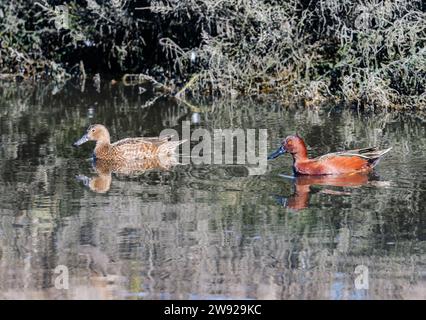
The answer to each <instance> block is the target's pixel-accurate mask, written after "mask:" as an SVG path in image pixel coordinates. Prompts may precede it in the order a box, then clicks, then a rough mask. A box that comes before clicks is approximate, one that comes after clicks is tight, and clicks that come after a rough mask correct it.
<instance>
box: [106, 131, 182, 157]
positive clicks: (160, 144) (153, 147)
mask: <svg viewBox="0 0 426 320" xmlns="http://www.w3.org/2000/svg"><path fill="white" fill-rule="evenodd" d="M171 138H172V136H170V135H168V136H164V137H141V138H126V139H122V140H119V141H117V142H115V143H113V144H111V147H112V153H113V154H114V158H115V159H125V160H141V159H147V158H153V157H157V156H158V155H160V154H161V153H162V152H163V151H165V150H168V151H170V150H171V151H174V149H175V148H176V147H177V146H178V145H179V144H181V143H183V141H170V139H171Z"/></svg>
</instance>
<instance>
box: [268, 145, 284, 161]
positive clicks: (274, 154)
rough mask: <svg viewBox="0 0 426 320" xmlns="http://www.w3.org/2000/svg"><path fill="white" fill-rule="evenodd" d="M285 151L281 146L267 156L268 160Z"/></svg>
mask: <svg viewBox="0 0 426 320" xmlns="http://www.w3.org/2000/svg"><path fill="white" fill-rule="evenodd" d="M285 152H286V150H285V149H284V147H283V146H281V147H279V148H278V149H277V150H275V151H274V152H272V153H271V154H270V155H269V156H268V160H272V159H275V158H277V157H279V156H280V155H283V154H284V153H285Z"/></svg>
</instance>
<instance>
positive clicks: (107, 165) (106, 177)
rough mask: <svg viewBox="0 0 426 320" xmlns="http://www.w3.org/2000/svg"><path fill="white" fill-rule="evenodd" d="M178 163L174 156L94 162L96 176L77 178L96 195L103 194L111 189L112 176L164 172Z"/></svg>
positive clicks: (80, 176) (99, 160)
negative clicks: (151, 171)
mask: <svg viewBox="0 0 426 320" xmlns="http://www.w3.org/2000/svg"><path fill="white" fill-rule="evenodd" d="M178 163H179V162H178V160H177V159H176V157H175V156H173V155H172V156H165V157H153V158H147V159H144V160H132V161H129V160H102V159H98V160H96V162H94V169H95V170H96V173H97V174H98V175H97V176H95V177H92V178H89V177H86V176H84V175H79V176H77V179H78V180H80V181H83V183H84V184H85V185H87V186H88V187H89V188H90V190H92V191H94V192H97V193H105V192H107V191H108V190H109V189H110V187H111V182H112V174H113V173H114V174H115V175H119V176H135V175H140V174H143V173H144V172H146V171H148V170H160V171H166V170H169V169H170V168H172V167H173V166H175V165H177V164H178Z"/></svg>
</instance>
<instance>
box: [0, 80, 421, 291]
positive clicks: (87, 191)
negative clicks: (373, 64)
mask: <svg viewBox="0 0 426 320" xmlns="http://www.w3.org/2000/svg"><path fill="white" fill-rule="evenodd" d="M139 93H141V94H139ZM156 97H158V96H155V95H153V93H152V91H151V90H147V91H146V92H144V90H139V89H138V88H137V87H134V88H131V87H123V86H119V85H115V86H109V85H106V86H104V87H103V88H101V91H100V92H97V91H96V90H95V89H94V88H91V87H90V86H87V88H85V90H84V92H81V89H80V88H79V87H78V86H73V85H72V84H69V85H67V86H65V87H63V88H61V87H58V86H55V85H54V84H38V85H37V86H36V87H31V86H29V85H26V84H19V85H16V84H7V83H3V84H2V86H1V88H0V117H1V118H0V119H1V120H0V136H1V140H0V298H2V299H5V298H7V299H10V298H30V299H36V298H37V299H47V298H49V299H73V298H82V299H85V298H88V299H169V298H174V299H400V298H404V299H408V298H417V299H425V298H426V286H425V284H426V267H425V245H426V232H425V220H426V219H425V210H424V207H425V204H426V192H425V191H426V163H425V153H426V151H425V150H426V126H425V120H424V119H422V118H421V117H416V116H410V115H401V114H396V113H395V114H394V113H380V114H361V113H358V112H356V111H351V110H341V109H339V108H337V107H334V108H333V107H330V108H323V109H305V108H286V107H284V106H280V104H279V103H278V102H275V103H274V102H264V103H260V102H253V101H249V100H234V101H219V102H214V103H209V102H204V103H202V102H197V103H195V102H191V105H189V104H185V103H182V102H179V101H176V100H174V99H171V98H167V97H162V96H159V97H158V98H156ZM183 121H192V122H193V123H194V124H193V125H192V126H191V129H192V130H194V129H196V128H206V129H208V130H213V129H215V128H223V129H224V128H234V129H235V128H242V129H249V128H255V129H268V151H269V150H272V149H273V148H276V147H277V146H278V145H279V141H280V140H281V139H282V138H284V137H285V136H286V135H289V134H294V133H295V132H298V133H299V134H300V135H301V136H302V137H304V139H305V141H306V142H307V144H308V145H309V146H310V148H309V152H310V154H311V155H313V156H316V155H321V154H323V153H326V152H331V151H336V150H343V149H349V148H357V147H364V146H369V145H379V146H381V147H388V146H392V147H393V149H392V151H391V152H390V153H389V154H387V155H386V157H385V158H384V159H383V161H382V162H381V163H380V164H379V166H378V167H377V169H376V170H375V173H374V174H372V175H370V176H368V177H357V176H355V177H352V178H350V179H349V180H339V179H337V180H336V179H334V180H329V179H319V180H318V179H309V178H305V179H300V178H298V179H296V180H295V179H293V178H292V177H291V176H292V170H291V159H290V157H289V156H288V155H287V156H285V157H280V158H278V159H276V160H274V161H272V162H270V163H269V165H268V168H267V171H266V173H265V174H263V175H258V176H250V175H248V173H247V169H246V168H245V167H244V166H241V165H185V166H174V167H171V168H170V169H169V170H156V169H152V170H147V171H145V172H140V173H138V174H130V175H128V174H125V173H120V172H118V173H112V174H111V175H110V174H109V172H107V173H106V174H104V175H103V176H102V174H99V172H98V171H99V170H96V167H93V165H92V163H91V161H90V159H89V158H90V155H91V152H92V148H93V144H86V145H84V146H83V147H81V148H79V149H75V148H73V147H72V146H71V145H72V143H73V142H74V141H75V140H76V139H78V138H79V137H80V136H81V135H82V134H83V131H84V129H85V128H86V127H87V126H88V125H89V124H90V123H103V124H105V125H106V126H107V127H108V128H109V129H110V132H111V136H112V138H113V141H114V140H117V139H121V138H124V137H134V136H155V135H158V133H159V132H160V131H161V130H162V129H164V128H173V129H176V130H177V131H178V132H180V128H181V124H182V122H183ZM289 176H290V177H289ZM77 177H78V178H79V179H78V178H77ZM99 177H100V178H101V180H102V183H103V184H102V188H100V189H96V188H91V187H90V181H92V179H96V178H99ZM61 265H63V266H66V268H67V270H68V273H69V289H68V290H62V289H57V288H56V287H55V283H56V282H55V281H57V280H58V278H57V277H58V276H64V274H63V272H62V271H61V269H56V268H57V267H58V266H61ZM357 267H358V268H360V269H357V272H360V273H356V272H355V269H356V268H357ZM55 270H56V271H57V273H55ZM365 271H368V281H367V282H362V280H363V279H367V278H366V277H367V275H366V273H365ZM360 277H364V278H360ZM360 281H361V282H360ZM360 283H361V288H360V287H359V285H360ZM365 283H368V289H366V287H363V286H362V285H363V284H364V285H365ZM62 284H63V283H62ZM56 285H57V283H56ZM60 285H61V283H59V288H61V286H60Z"/></svg>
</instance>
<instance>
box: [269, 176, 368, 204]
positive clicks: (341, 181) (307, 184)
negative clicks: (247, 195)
mask: <svg viewBox="0 0 426 320" xmlns="http://www.w3.org/2000/svg"><path fill="white" fill-rule="evenodd" d="M282 177H284V178H288V179H291V180H293V181H294V193H293V194H292V195H291V196H290V197H289V198H285V197H283V196H276V200H277V202H278V203H279V204H280V205H282V206H284V207H287V208H290V209H293V210H296V211H297V210H301V209H304V208H307V207H308V206H309V196H310V194H311V193H312V191H311V186H312V185H319V186H330V187H359V186H363V185H366V184H368V183H369V180H370V179H371V178H372V177H373V176H372V175H371V174H368V173H353V174H348V175H335V176H334V175H324V176H308V175H299V176H295V177H291V176H282ZM320 192H322V193H327V194H335V195H348V194H349V193H348V192H344V191H338V190H331V189H322V190H321V191H320Z"/></svg>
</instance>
